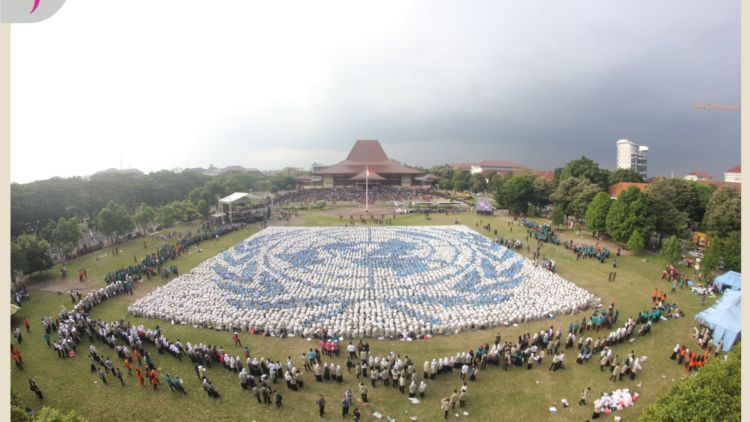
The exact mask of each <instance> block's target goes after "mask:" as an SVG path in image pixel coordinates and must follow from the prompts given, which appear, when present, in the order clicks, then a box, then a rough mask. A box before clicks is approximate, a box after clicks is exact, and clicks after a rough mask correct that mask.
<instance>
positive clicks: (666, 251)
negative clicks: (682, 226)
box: [661, 235, 682, 264]
mask: <svg viewBox="0 0 750 422" xmlns="http://www.w3.org/2000/svg"><path fill="white" fill-rule="evenodd" d="M661 256H662V257H663V258H664V259H666V260H667V261H669V263H670V264H675V263H677V261H679V259H680V257H681V256H682V244H681V243H680V240H679V239H677V236H674V235H673V236H672V237H670V238H669V240H667V241H666V242H665V243H664V246H662V248H661Z"/></svg>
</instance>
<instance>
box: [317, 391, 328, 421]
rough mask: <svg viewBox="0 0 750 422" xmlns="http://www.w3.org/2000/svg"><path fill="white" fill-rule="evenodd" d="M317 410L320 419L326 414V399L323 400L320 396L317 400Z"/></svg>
mask: <svg viewBox="0 0 750 422" xmlns="http://www.w3.org/2000/svg"><path fill="white" fill-rule="evenodd" d="M318 409H319V410H320V417H321V418H322V417H323V416H324V415H325V414H326V399H325V398H323V395H322V394H321V395H320V398H319V399H318Z"/></svg>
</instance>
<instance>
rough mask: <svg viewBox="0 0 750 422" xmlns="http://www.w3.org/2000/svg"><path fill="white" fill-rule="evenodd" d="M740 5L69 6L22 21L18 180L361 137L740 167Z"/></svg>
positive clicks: (430, 159)
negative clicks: (628, 152) (626, 150)
mask: <svg viewBox="0 0 750 422" xmlns="http://www.w3.org/2000/svg"><path fill="white" fill-rule="evenodd" d="M739 11H740V2H739V1H692V0H690V1H684V0H679V1H678V0H673V1H659V2H653V1H620V2H604V1H600V0H592V1H576V2H549V1H544V2H542V1H529V0H524V1H503V2H490V1H488V2H478V1H473V2H462V1H452V2H444V1H429V2H427V1H424V2H419V3H412V2H405V1H394V2H384V1H378V2H366V3H365V2H353V1H340V2H336V1H325V2H311V1H301V2H285V1H273V2H271V1H264V2H249V1H239V0H238V1H219V0H212V1H203V2H198V1H184V0H182V1H168V0H162V1H158V2H154V1H134V0H131V1H118V2H114V1H97V2H92V1H73V0H71V1H68V2H66V4H65V5H64V6H63V7H62V9H61V10H60V11H59V12H58V13H57V14H56V15H55V16H53V17H52V18H50V19H48V20H47V21H44V22H41V23H38V24H17V25H14V26H13V28H12V138H11V139H12V144H11V150H12V152H11V160H12V168H11V180H13V181H15V182H29V181H32V180H38V179H46V178H50V177H53V176H62V177H68V176H74V175H87V174H91V173H94V172H96V171H98V170H103V169H106V168H109V167H115V168H119V167H122V168H128V167H133V168H138V169H140V170H143V171H146V172H150V171H155V170H160V169H172V168H175V167H197V166H202V167H207V166H208V165H210V164H214V165H216V166H225V165H243V166H246V167H255V168H259V169H276V168H281V167H285V166H294V167H305V168H309V167H310V164H311V163H313V162H322V163H325V164H334V163H336V162H338V161H340V160H343V159H344V158H345V156H346V154H347V153H348V151H349V149H350V148H351V146H352V144H353V143H354V141H355V140H356V139H379V140H380V141H381V143H382V144H383V147H384V148H385V150H386V152H387V153H388V154H389V155H390V156H391V158H395V159H398V160H400V161H402V162H405V163H407V164H413V165H423V166H431V165H434V164H442V163H453V162H476V161H480V160H484V159H497V160H511V161H516V162H519V163H522V164H526V165H528V166H531V167H533V168H536V169H540V170H552V169H553V168H555V167H559V166H562V165H563V164H564V163H566V162H567V161H569V160H571V159H575V158H578V157H580V156H581V155H586V156H588V157H590V158H593V159H594V160H595V161H597V162H599V163H600V165H601V166H602V167H604V168H609V169H614V167H615V142H616V141H617V140H618V139H620V138H628V139H630V140H632V141H634V142H636V143H639V144H643V145H648V146H649V148H650V157H649V169H648V170H649V175H650V176H651V175H659V174H662V175H669V174H670V172H672V171H673V172H674V174H675V176H682V175H684V174H686V173H687V172H689V171H691V170H704V171H708V172H710V173H712V174H713V175H714V177H715V178H722V177H723V174H722V173H723V172H724V171H725V170H726V169H728V168H729V167H732V166H734V165H736V164H739V162H740V156H739V152H740V118H739V117H740V116H739V113H736V112H722V111H715V110H696V109H695V108H694V105H695V104H696V103H712V104H732V105H737V104H739V101H740V14H739Z"/></svg>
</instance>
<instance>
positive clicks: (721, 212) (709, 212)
mask: <svg viewBox="0 0 750 422" xmlns="http://www.w3.org/2000/svg"><path fill="white" fill-rule="evenodd" d="M740 203H741V198H740V194H739V192H737V191H736V190H734V189H732V188H722V189H719V190H717V191H716V192H714V193H713V195H711V199H710V200H709V201H708V206H707V207H706V213H705V215H704V217H703V224H704V226H705V228H706V230H707V231H708V232H709V233H715V234H718V235H719V236H722V237H724V236H726V235H727V234H729V233H730V232H733V231H739V230H740V226H741V216H740Z"/></svg>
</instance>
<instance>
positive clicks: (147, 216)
mask: <svg viewBox="0 0 750 422" xmlns="http://www.w3.org/2000/svg"><path fill="white" fill-rule="evenodd" d="M155 219H156V211H155V210H154V208H153V207H151V206H149V205H146V204H144V203H141V206H140V207H138V210H137V211H136V212H135V215H133V222H134V223H135V224H137V225H138V227H140V228H141V229H142V230H143V232H144V233H146V232H148V226H149V224H151V223H153V222H154V220H155Z"/></svg>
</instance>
